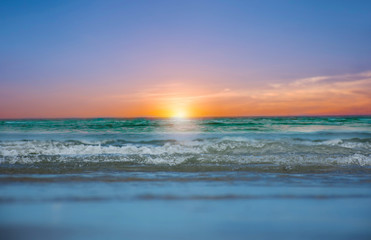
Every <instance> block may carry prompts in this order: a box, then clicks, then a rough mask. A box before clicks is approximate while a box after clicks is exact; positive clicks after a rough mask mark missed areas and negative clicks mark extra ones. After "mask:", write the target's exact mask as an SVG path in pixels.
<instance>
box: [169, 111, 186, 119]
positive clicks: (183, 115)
mask: <svg viewBox="0 0 371 240" xmlns="http://www.w3.org/2000/svg"><path fill="white" fill-rule="evenodd" d="M171 118H174V119H184V118H187V112H186V111H185V110H183V109H177V110H175V111H174V112H173V114H172V116H171Z"/></svg>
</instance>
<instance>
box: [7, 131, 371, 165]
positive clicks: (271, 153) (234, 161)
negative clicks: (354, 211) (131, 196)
mask: <svg viewBox="0 0 371 240" xmlns="http://www.w3.org/2000/svg"><path fill="white" fill-rule="evenodd" d="M370 149H371V138H366V139H365V138H350V139H325V140H318V139H316V140H309V139H301V138H290V139H249V138H244V137H228V136H227V137H222V138H197V139H193V140H175V139H162V140H148V141H129V140H126V139H125V140H124V139H113V140H99V141H98V140H96V141H83V140H81V141H80V140H65V141H62V140H59V141H58V140H47V141H42V140H22V141H1V142H0V164H32V163H40V162H54V163H58V162H59V163H67V162H70V163H77V162H84V163H99V162H105V163H109V162H119V163H120V162H121V163H132V164H144V165H168V166H177V165H192V166H197V165H200V166H201V165H205V164H206V165H207V164H209V165H210V164H211V165H231V166H232V165H233V166H234V167H236V166H237V167H238V166H245V165H249V164H250V165H254V164H271V165H285V166H298V165H320V166H337V165H349V166H351V165H354V166H371V152H370Z"/></svg>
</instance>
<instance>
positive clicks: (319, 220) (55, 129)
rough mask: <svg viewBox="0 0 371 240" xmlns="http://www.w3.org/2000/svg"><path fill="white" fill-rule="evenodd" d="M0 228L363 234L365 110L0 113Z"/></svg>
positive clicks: (368, 185) (370, 149) (369, 208)
mask: <svg viewBox="0 0 371 240" xmlns="http://www.w3.org/2000/svg"><path fill="white" fill-rule="evenodd" d="M0 238H1V239H103V238H104V239H370V238H371V117H367V116H364V117H285V118H284V117H275V118H207V119H60V120H1V121H0Z"/></svg>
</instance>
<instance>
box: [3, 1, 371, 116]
mask: <svg viewBox="0 0 371 240" xmlns="http://www.w3.org/2000/svg"><path fill="white" fill-rule="evenodd" d="M370 12H371V1H1V2H0V84H1V89H2V90H0V93H1V92H2V93H3V94H2V97H0V100H2V101H7V102H8V103H7V104H4V103H3V104H0V107H2V108H4V111H5V110H7V109H8V110H9V108H12V109H13V110H12V111H13V113H12V114H10V113H9V116H13V115H14V112H17V114H18V115H19V116H23V115H22V114H21V113H22V112H24V110H22V109H23V107H24V104H25V103H27V102H28V101H27V98H30V99H35V98H38V99H39V100H38V101H35V103H33V104H31V103H30V104H29V107H31V108H34V109H39V110H40V109H42V108H43V106H42V104H41V105H40V103H39V102H43V101H52V102H53V101H56V102H58V101H63V95H61V96H60V97H59V98H58V99H56V98H53V96H52V95H53V94H51V93H53V92H55V93H58V92H59V91H63V92H68V94H66V98H67V97H68V98H73V97H74V96H75V95H76V96H77V95H79V94H82V95H84V94H85V95H84V96H86V97H89V95H90V96H97V95H100V94H101V95H102V97H104V96H106V95H118V94H120V93H122V94H125V93H129V92H130V93H131V92H134V91H135V92H138V91H140V89H147V88H151V87H154V88H155V87H158V86H163V85H171V84H181V85H186V86H188V87H189V86H194V85H197V84H200V85H202V86H201V88H202V89H205V88H207V89H211V90H213V89H215V91H217V89H220V90H222V89H241V88H242V89H255V88H256V89H264V88H266V87H267V86H268V85H269V84H288V83H290V82H293V81H297V80H298V79H302V78H308V77H316V76H339V75H347V74H348V75H349V74H359V73H362V72H367V71H369V70H371V57H370V56H371V44H369V43H370V42H371V14H370ZM201 83H202V84H201ZM45 92H48V94H45V97H40V95H43V94H44V93H45ZM5 98H6V99H5ZM76 101H79V100H78V99H77V98H76ZM91 104H93V103H91ZM107 104H108V103H107ZM22 105H23V107H22ZM26 105H27V104H26ZM103 105H104V104H103ZM81 107H83V106H81ZM18 109H19V110H18ZM40 113H43V111H41V110H40ZM17 114H16V115H17ZM71 114H72V115H76V114H75V113H68V114H66V116H67V115H68V116H69V115H71ZM96 114H97V115H100V114H99V111H97V112H96ZM105 114H107V113H105ZM108 114H109V113H108ZM122 114H123V115H125V112H123V113H122ZM18 115H17V116H18ZM41 115H42V116H48V111H47V110H45V114H41ZM52 115H53V114H52ZM62 115H63V114H62ZM129 115H130V114H129ZM14 116H15V115H14ZM24 116H27V114H24ZM53 116H54V115H53ZM63 116H64V115H63ZM89 116H90V115H89ZM3 117H6V116H3Z"/></svg>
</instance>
